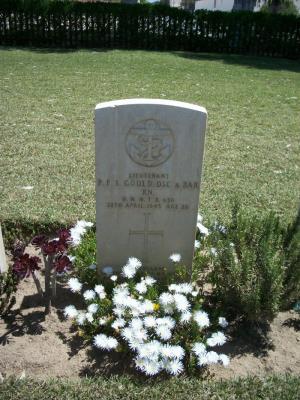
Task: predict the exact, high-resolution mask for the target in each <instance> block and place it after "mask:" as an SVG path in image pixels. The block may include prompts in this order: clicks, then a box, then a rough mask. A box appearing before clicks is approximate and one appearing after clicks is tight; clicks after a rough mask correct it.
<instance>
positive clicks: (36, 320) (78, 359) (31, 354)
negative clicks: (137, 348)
mask: <svg viewBox="0 0 300 400" xmlns="http://www.w3.org/2000/svg"><path fill="white" fill-rule="evenodd" d="M16 300H17V301H16V304H15V306H14V307H13V309H12V312H11V314H10V315H9V316H8V317H7V318H6V319H5V320H1V319H0V344H1V347H0V349H1V350H0V355H1V356H0V373H1V374H2V376H3V377H8V376H10V375H14V376H20V375H21V374H23V375H24V373H25V375H26V376H27V377H35V378H48V377H65V378H78V377H84V376H94V375H97V374H98V375H111V374H120V373H124V372H127V373H128V372H130V366H129V365H128V362H127V360H125V359H124V357H122V355H121V354H120V353H117V354H114V355H109V356H108V355H103V353H101V352H100V351H97V350H95V349H93V348H92V346H90V345H87V344H84V343H83V342H82V339H81V338H80V337H79V336H78V335H77V333H76V332H75V331H74V330H72V326H71V323H70V322H69V321H66V320H65V319H64V318H63V309H64V307H65V306H66V305H68V304H76V301H78V299H77V296H75V295H72V293H71V292H70V291H69V290H68V289H67V288H66V287H64V285H59V287H58V293H57V299H56V302H55V305H54V307H53V312H52V314H51V315H50V316H48V317H47V318H46V319H45V316H44V308H43V306H42V304H41V302H40V300H39V297H38V295H37V294H36V289H35V286H34V283H33V282H32V280H31V279H26V280H24V281H23V282H21V284H20V286H19V289H18V292H17V298H16ZM266 337H267V338H268V339H266ZM222 352H224V353H226V354H228V355H229V356H230V358H231V363H230V365H229V367H227V368H224V367H221V366H216V367H214V368H211V370H210V371H211V372H212V376H213V377H214V378H216V379H219V378H226V379H227V378H232V377H235V378H236V377H238V376H246V375H254V374H255V375H266V374H270V373H294V374H298V375H300V323H299V316H297V315H296V314H295V313H293V312H284V313H279V315H278V316H277V317H276V319H275V320H274V321H273V322H272V324H271V326H270V330H269V332H268V333H267V336H265V335H260V336H259V335H253V334H252V333H249V332H247V331H246V330H243V331H242V334H234V335H231V337H229V342H228V343H227V344H226V345H225V346H223V348H222Z"/></svg>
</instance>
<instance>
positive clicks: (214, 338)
mask: <svg viewBox="0 0 300 400" xmlns="http://www.w3.org/2000/svg"><path fill="white" fill-rule="evenodd" d="M224 343H226V336H225V335H224V333H223V332H215V333H213V334H212V335H211V337H210V338H208V339H207V344H208V346H210V347H214V346H223V344H224Z"/></svg>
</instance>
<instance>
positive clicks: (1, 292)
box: [0, 268, 18, 317]
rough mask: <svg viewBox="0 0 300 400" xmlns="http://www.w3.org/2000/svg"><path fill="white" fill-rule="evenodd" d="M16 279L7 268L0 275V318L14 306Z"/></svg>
mask: <svg viewBox="0 0 300 400" xmlns="http://www.w3.org/2000/svg"><path fill="white" fill-rule="evenodd" d="M17 285H18V279H17V277H16V276H15V275H14V274H13V273H12V271H11V269H10V268H9V269H8V271H7V272H6V273H5V274H0V317H1V316H3V315H5V314H7V313H8V311H9V310H10V309H11V307H12V306H13V305H14V304H15V302H16V299H15V296H14V293H15V292H16V290H17Z"/></svg>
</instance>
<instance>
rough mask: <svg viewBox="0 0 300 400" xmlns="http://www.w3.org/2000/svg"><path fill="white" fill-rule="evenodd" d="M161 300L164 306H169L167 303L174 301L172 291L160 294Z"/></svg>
mask: <svg viewBox="0 0 300 400" xmlns="http://www.w3.org/2000/svg"><path fill="white" fill-rule="evenodd" d="M159 302H160V304H162V305H163V306H167V305H169V304H172V303H173V302H174V297H173V295H172V294H171V293H168V292H163V293H162V294H161V295H160V296H159Z"/></svg>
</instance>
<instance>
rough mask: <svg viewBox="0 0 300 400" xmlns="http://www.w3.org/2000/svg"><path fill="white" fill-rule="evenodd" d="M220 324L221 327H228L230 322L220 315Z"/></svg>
mask: <svg viewBox="0 0 300 400" xmlns="http://www.w3.org/2000/svg"><path fill="white" fill-rule="evenodd" d="M219 325H220V327H221V328H227V326H228V322H227V320H226V318H224V317H219Z"/></svg>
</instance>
